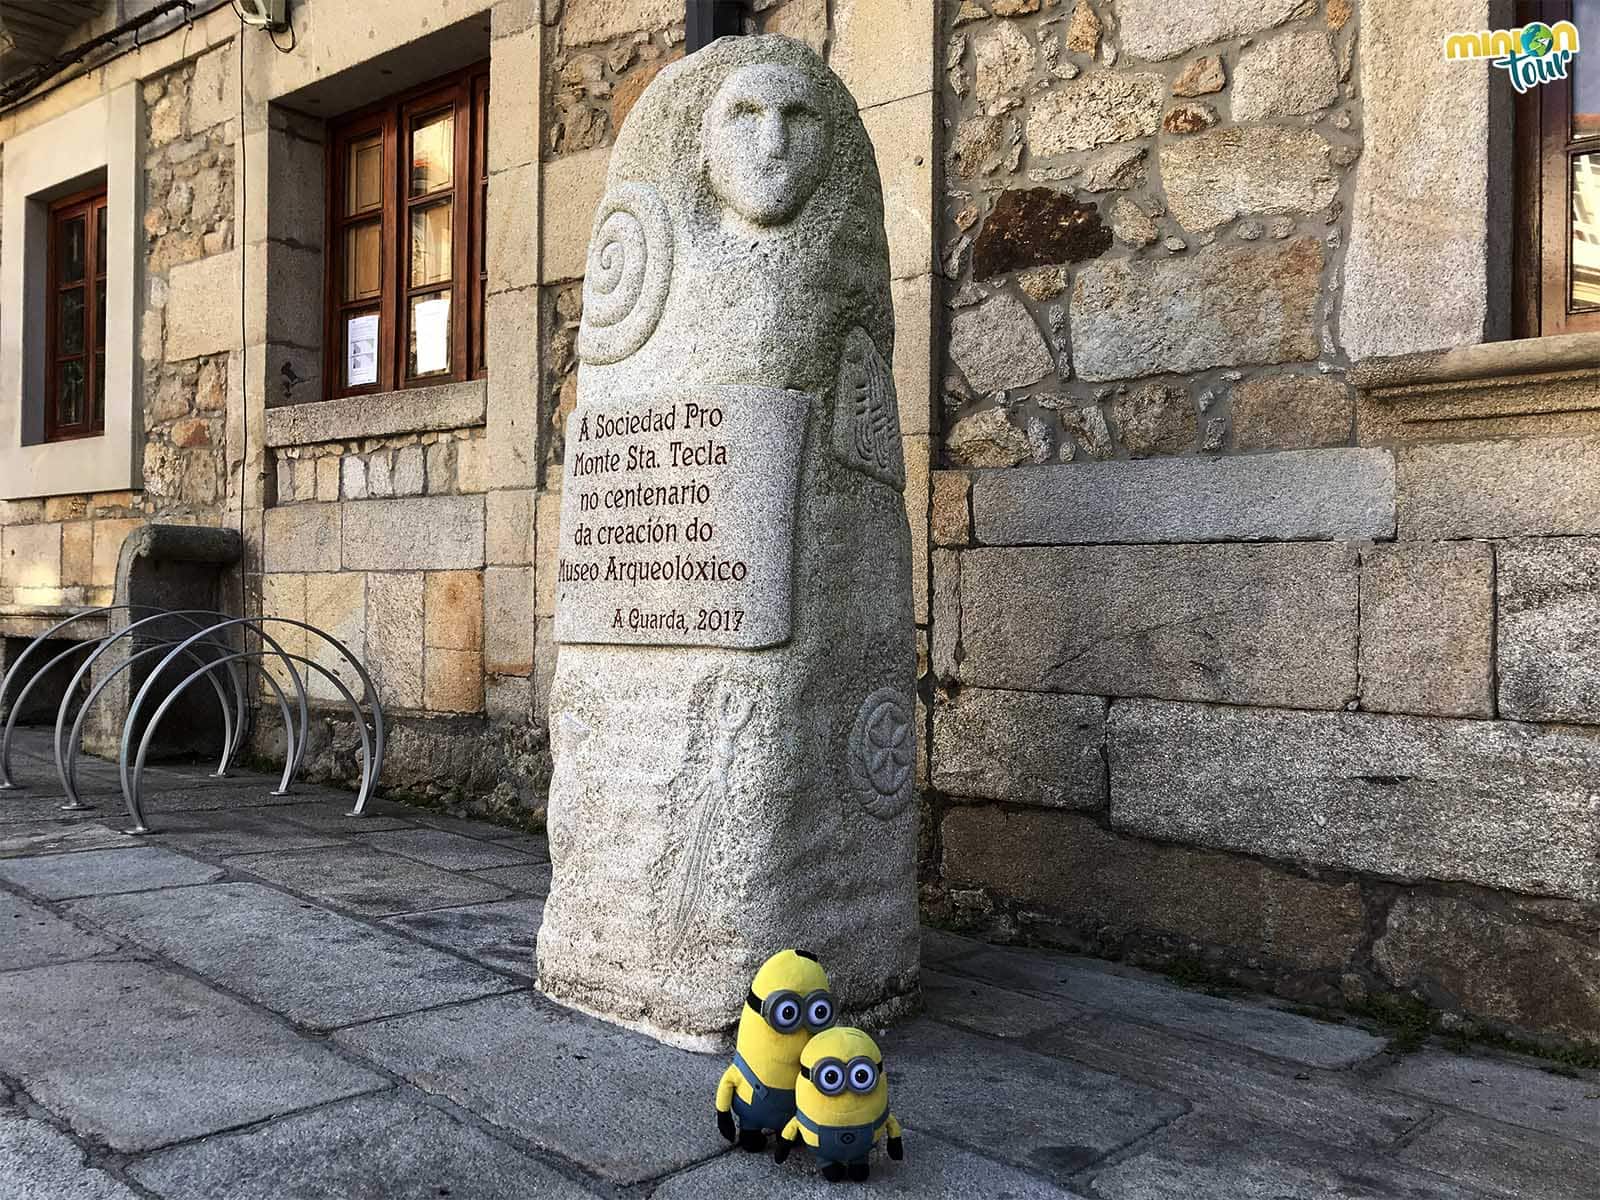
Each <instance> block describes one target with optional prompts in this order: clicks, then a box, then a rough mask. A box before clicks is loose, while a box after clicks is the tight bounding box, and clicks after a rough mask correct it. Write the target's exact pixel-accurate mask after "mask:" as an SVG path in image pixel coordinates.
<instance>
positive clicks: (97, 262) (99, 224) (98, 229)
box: [94, 204, 106, 275]
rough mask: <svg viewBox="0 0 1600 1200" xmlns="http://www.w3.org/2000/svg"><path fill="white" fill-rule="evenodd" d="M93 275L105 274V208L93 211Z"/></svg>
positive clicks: (103, 206)
mask: <svg viewBox="0 0 1600 1200" xmlns="http://www.w3.org/2000/svg"><path fill="white" fill-rule="evenodd" d="M94 247H95V249H94V273H95V274H96V275H104V274H105V273H106V206H105V205H104V204H102V205H101V206H100V207H99V208H97V209H95V237H94Z"/></svg>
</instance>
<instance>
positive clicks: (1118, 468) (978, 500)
mask: <svg viewBox="0 0 1600 1200" xmlns="http://www.w3.org/2000/svg"><path fill="white" fill-rule="evenodd" d="M972 511H973V517H974V519H975V520H976V522H977V531H978V540H979V541H980V542H983V543H985V544H987V545H991V546H1020V545H1046V546H1062V545H1078V544H1084V543H1096V542H1222V541H1317V540H1334V539H1339V538H1391V537H1393V536H1394V519H1395V518H1394V460H1393V458H1392V457H1391V456H1390V454H1389V452H1388V451H1387V450H1351V449H1330V450H1294V451H1288V452H1285V453H1282V454H1258V455H1249V456H1245V457H1240V458H1196V457H1188V458H1165V459H1144V460H1141V461H1136V462H1106V463H1075V464H1072V465H1069V466H1061V467H1043V468H1038V469H1035V470H1028V471H994V472H986V473H983V474H980V475H978V476H977V477H976V480H975V481H974V483H973V486H972Z"/></svg>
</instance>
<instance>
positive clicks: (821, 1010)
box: [806, 996, 833, 1033]
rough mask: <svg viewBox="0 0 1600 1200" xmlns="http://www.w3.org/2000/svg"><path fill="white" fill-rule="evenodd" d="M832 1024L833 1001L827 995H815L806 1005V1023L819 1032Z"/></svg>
mask: <svg viewBox="0 0 1600 1200" xmlns="http://www.w3.org/2000/svg"><path fill="white" fill-rule="evenodd" d="M832 1024H833V1001H832V1000H831V999H829V998H828V997H827V996H817V997H815V998H814V999H812V1001H811V1002H810V1003H809V1004H808V1005H806V1025H807V1026H808V1027H809V1028H810V1029H811V1031H812V1032H813V1033H819V1032H821V1031H822V1030H824V1029H826V1028H827V1027H828V1026H830V1025H832Z"/></svg>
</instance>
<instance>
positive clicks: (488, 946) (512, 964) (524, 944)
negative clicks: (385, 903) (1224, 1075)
mask: <svg viewBox="0 0 1600 1200" xmlns="http://www.w3.org/2000/svg"><path fill="white" fill-rule="evenodd" d="M543 918H544V901H543V900H500V901H497V902H496V903H494V904H469V905H467V906H466V907H464V908H436V909H433V910H431V911H429V912H420V913H408V914H406V915H405V916H402V917H390V918H389V919H388V920H387V921H385V922H384V924H385V925H393V926H394V927H395V928H396V929H404V930H405V931H406V932H407V933H409V934H411V935H412V936H413V937H418V938H421V939H422V940H423V941H425V942H431V943H432V944H433V945H435V946H443V947H445V948H446V949H449V950H454V951H455V952H456V953H457V954H465V955H466V956H467V957H469V958H475V959H477V960H478V961H479V962H481V963H484V964H486V965H488V966H491V967H495V968H497V969H498V970H501V971H511V972H514V973H515V974H517V975H522V976H525V977H527V978H529V979H532V978H533V976H534V961H533V952H534V948H535V946H536V945H537V943H538V936H539V922H540V921H541V920H543Z"/></svg>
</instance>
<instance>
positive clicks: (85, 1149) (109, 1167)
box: [0, 1072, 164, 1200]
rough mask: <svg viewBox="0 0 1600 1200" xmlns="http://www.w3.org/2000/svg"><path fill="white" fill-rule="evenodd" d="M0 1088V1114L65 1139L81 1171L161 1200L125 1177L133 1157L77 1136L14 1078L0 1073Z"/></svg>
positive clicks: (90, 1139)
mask: <svg viewBox="0 0 1600 1200" xmlns="http://www.w3.org/2000/svg"><path fill="white" fill-rule="evenodd" d="M0 1087H3V1088H5V1090H7V1091H9V1093H10V1097H9V1100H7V1099H5V1098H0V1110H3V1109H5V1108H7V1107H9V1108H11V1109H13V1110H14V1111H15V1112H16V1113H17V1114H18V1115H19V1116H21V1117H22V1118H23V1119H24V1120H28V1121H38V1122H39V1123H40V1124H42V1125H46V1126H48V1127H49V1128H51V1129H53V1130H55V1131H56V1132H57V1133H59V1134H61V1135H62V1136H63V1137H65V1138H67V1139H68V1140H69V1141H70V1142H72V1144H73V1145H74V1146H76V1147H77V1148H78V1151H79V1152H80V1153H81V1154H82V1155H83V1165H84V1167H85V1168H87V1169H89V1170H95V1171H100V1172H102V1173H104V1174H106V1175H108V1176H110V1177H111V1178H112V1179H115V1180H116V1181H117V1182H118V1183H120V1184H122V1185H123V1186H124V1187H126V1188H127V1189H128V1190H129V1191H131V1192H133V1193H134V1194H135V1195H138V1196H148V1197H151V1198H152V1200H164V1198H163V1197H162V1196H161V1195H160V1194H159V1193H157V1192H153V1191H151V1190H150V1189H149V1188H147V1187H145V1186H144V1185H143V1184H141V1183H138V1182H137V1181H135V1180H134V1179H132V1178H130V1177H129V1175H128V1167H129V1165H130V1164H131V1163H132V1162H133V1161H134V1159H135V1156H134V1155H129V1154H124V1153H122V1152H121V1151H118V1150H113V1149H111V1147H109V1146H107V1145H105V1144H104V1143H102V1142H100V1141H98V1140H96V1139H95V1138H91V1137H88V1136H86V1135H84V1134H81V1133H79V1132H78V1131H77V1130H76V1129H74V1128H73V1127H72V1124H71V1123H70V1122H69V1121H67V1120H66V1119H65V1118H64V1117H61V1116H59V1115H58V1114H56V1113H55V1112H52V1111H51V1110H50V1109H48V1108H46V1107H45V1106H44V1105H43V1104H40V1103H39V1102H38V1101H37V1100H35V1099H34V1098H33V1095H32V1093H30V1092H29V1091H28V1089H27V1088H26V1087H25V1086H23V1084H22V1081H21V1080H20V1079H18V1078H16V1077H15V1076H12V1075H7V1074H5V1073H4V1072H0ZM38 1200H48V1198H47V1197H39V1198H38Z"/></svg>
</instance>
